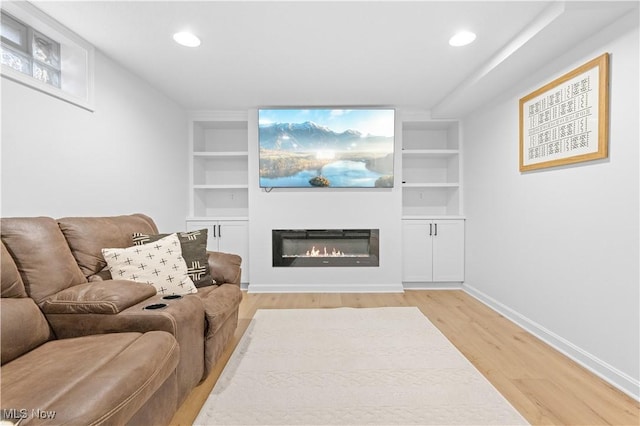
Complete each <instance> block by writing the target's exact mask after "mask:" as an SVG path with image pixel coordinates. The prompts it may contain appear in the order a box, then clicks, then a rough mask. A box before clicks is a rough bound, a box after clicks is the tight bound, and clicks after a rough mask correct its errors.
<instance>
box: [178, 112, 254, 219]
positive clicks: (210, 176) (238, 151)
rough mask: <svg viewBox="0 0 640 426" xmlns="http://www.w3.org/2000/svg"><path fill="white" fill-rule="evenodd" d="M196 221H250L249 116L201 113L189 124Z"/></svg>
mask: <svg viewBox="0 0 640 426" xmlns="http://www.w3.org/2000/svg"><path fill="white" fill-rule="evenodd" d="M189 130H190V141H191V152H190V155H191V165H192V168H191V199H190V217H191V218H193V219H209V218H216V219H229V218H235V219H247V218H248V216H249V199H248V197H249V196H248V188H249V185H248V176H249V172H248V163H249V152H248V119H247V113H246V112H200V113H193V114H192V115H191V117H190V120H189Z"/></svg>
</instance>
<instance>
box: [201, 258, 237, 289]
mask: <svg viewBox="0 0 640 426" xmlns="http://www.w3.org/2000/svg"><path fill="white" fill-rule="evenodd" d="M207 260H208V262H209V269H210V270H211V277H212V278H213V280H214V281H215V282H216V283H217V284H236V285H238V286H239V285H240V272H241V269H240V265H241V264H242V258H241V257H240V256H238V255H237V254H231V253H223V252H219V251H208V252H207Z"/></svg>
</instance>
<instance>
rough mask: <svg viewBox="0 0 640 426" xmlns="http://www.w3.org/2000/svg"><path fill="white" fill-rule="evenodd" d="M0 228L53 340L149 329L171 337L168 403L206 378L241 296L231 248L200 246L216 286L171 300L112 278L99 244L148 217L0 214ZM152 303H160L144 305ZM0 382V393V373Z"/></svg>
mask: <svg viewBox="0 0 640 426" xmlns="http://www.w3.org/2000/svg"><path fill="white" fill-rule="evenodd" d="M0 233H1V237H2V242H3V243H4V245H5V246H6V248H7V250H8V253H9V254H10V255H11V257H12V259H13V260H14V261H15V263H16V265H17V270H18V272H19V274H20V276H21V278H22V280H23V282H24V286H25V289H26V293H27V295H28V296H29V297H30V298H31V299H33V301H34V302H35V304H37V306H38V307H39V308H40V310H41V311H42V312H43V313H44V316H45V317H46V320H47V321H48V323H49V324H50V326H51V329H52V331H53V334H54V335H55V336H56V337H57V338H58V339H68V338H76V337H79V336H87V335H96V334H107V333H115V332H117V333H131V332H135V333H147V332H150V331H165V332H168V333H169V334H171V335H172V336H174V337H175V339H176V340H177V342H178V345H179V347H180V357H179V362H178V365H177V372H176V379H177V388H178V389H177V405H175V406H173V409H174V410H175V409H176V408H177V406H179V405H180V404H181V403H182V402H183V401H184V399H185V398H186V397H187V395H188V394H189V392H190V391H191V389H193V387H194V386H196V385H197V384H198V383H199V382H200V381H201V380H203V379H204V378H206V377H207V375H208V373H209V371H210V369H211V367H212V366H213V364H215V362H216V361H217V360H218V359H219V358H220V356H221V354H222V352H223V350H224V348H225V347H226V345H227V344H228V343H229V341H230V340H231V338H232V336H233V334H234V332H235V329H236V327H237V322H238V307H239V304H240V301H241V300H242V292H241V291H240V271H241V270H240V263H241V259H240V257H239V256H237V255H234V254H228V253H219V252H208V262H209V267H210V269H211V275H212V277H213V279H214V280H215V282H216V285H212V286H208V287H201V288H199V289H198V293H196V294H189V295H185V296H183V297H182V298H180V299H176V300H164V299H163V298H162V296H161V295H158V294H156V291H155V289H154V288H153V287H152V286H150V285H148V284H141V283H134V282H131V281H123V280H114V279H112V277H111V276H110V274H109V272H108V270H107V269H106V262H105V260H104V258H103V257H102V253H101V249H102V248H124V247H129V246H131V245H132V237H131V235H132V234H133V233H142V234H157V233H158V229H157V227H156V225H155V223H154V222H153V220H152V219H151V218H150V217H148V216H145V215H142V214H133V215H126V216H113V217H67V218H62V219H58V220H55V219H52V218H48V217H31V218H3V219H1V223H0ZM156 303H165V304H166V305H167V306H166V307H165V308H162V309H157V310H148V309H145V307H147V306H149V305H152V304H156ZM145 335H146V334H145ZM3 337H4V336H3ZM3 345H4V339H3ZM3 350H4V349H3ZM3 362H4V361H3ZM3 372H4V366H3ZM2 388H3V389H2V390H3V394H4V390H5V389H4V380H3V385H2ZM2 408H4V405H3V407H2Z"/></svg>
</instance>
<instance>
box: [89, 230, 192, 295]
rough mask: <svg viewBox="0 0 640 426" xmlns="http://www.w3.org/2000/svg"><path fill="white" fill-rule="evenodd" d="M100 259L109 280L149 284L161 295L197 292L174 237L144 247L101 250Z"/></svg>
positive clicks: (175, 236)
mask: <svg viewBox="0 0 640 426" xmlns="http://www.w3.org/2000/svg"><path fill="white" fill-rule="evenodd" d="M102 255H103V256H104V259H105V260H106V261H107V266H108V268H109V271H110V272H111V276H112V277H113V279H116V280H117V279H120V280H131V281H136V282H139V283H147V284H151V285H153V286H154V287H155V288H156V290H157V291H158V293H160V294H165V295H169V294H189V293H197V292H198V289H197V288H196V287H195V285H193V282H192V281H191V278H189V276H188V275H187V265H186V263H185V262H184V258H183V257H182V249H181V248H180V240H178V236H177V235H176V234H170V235H168V236H166V237H164V238H161V239H159V240H157V241H155V242H154V243H152V244H147V245H144V246H133V247H127V248H104V249H102Z"/></svg>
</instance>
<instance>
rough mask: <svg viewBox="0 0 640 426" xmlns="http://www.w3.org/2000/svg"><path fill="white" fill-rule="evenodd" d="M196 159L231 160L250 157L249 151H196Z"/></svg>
mask: <svg viewBox="0 0 640 426" xmlns="http://www.w3.org/2000/svg"><path fill="white" fill-rule="evenodd" d="M193 156H194V157H205V158H229V157H239V158H243V157H249V151H228V152H225V151H196V152H194V153H193Z"/></svg>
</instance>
